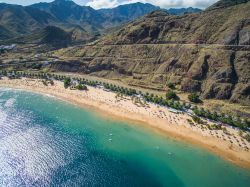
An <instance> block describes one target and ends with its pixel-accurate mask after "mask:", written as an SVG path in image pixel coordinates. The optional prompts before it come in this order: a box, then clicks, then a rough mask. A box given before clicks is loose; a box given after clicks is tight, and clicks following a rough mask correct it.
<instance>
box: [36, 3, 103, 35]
mask: <svg viewBox="0 0 250 187" xmlns="http://www.w3.org/2000/svg"><path fill="white" fill-rule="evenodd" d="M31 7H33V8H36V9H40V10H42V11H45V12H47V13H49V14H50V15H52V16H54V17H55V18H57V19H58V20H60V21H61V22H64V23H70V24H76V25H81V26H82V27H83V28H85V30H88V31H90V32H93V31H97V30H98V29H102V28H103V27H102V23H103V22H104V21H105V20H104V17H103V16H102V15H101V14H100V13H98V12H97V11H96V10H94V9H93V8H91V7H85V6H80V5H77V4H76V3H74V2H73V1H70V0H55V1H53V2H51V3H38V4H33V5H31Z"/></svg>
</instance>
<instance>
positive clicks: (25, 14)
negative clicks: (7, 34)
mask: <svg viewBox="0 0 250 187" xmlns="http://www.w3.org/2000/svg"><path fill="white" fill-rule="evenodd" d="M55 21H56V19H55V18H53V17H52V16H51V15H50V14H47V13H46V12H43V11H40V10H37V9H34V8H32V7H23V6H19V5H8V4H3V3H0V25H1V26H2V27H4V28H5V29H7V30H9V31H11V32H12V33H13V34H17V35H18V34H27V33H30V32H31V31H34V30H36V29H39V28H41V27H43V26H45V25H47V24H49V23H54V22H55Z"/></svg>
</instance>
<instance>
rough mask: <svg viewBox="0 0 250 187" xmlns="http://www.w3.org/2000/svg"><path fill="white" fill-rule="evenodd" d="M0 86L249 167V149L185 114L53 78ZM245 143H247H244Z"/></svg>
mask: <svg viewBox="0 0 250 187" xmlns="http://www.w3.org/2000/svg"><path fill="white" fill-rule="evenodd" d="M0 87H7V88H15V89H22V90H26V91H32V92H36V93H40V94H41V93H42V94H45V95H47V94H49V95H51V96H54V97H56V98H59V99H61V100H64V101H67V102H70V103H73V104H76V105H77V106H81V107H85V108H86V107H88V108H91V109H92V110H96V111H98V113H100V114H101V115H103V116H105V117H108V118H113V119H115V120H120V121H121V120H124V121H132V122H133V123H136V124H140V125H143V126H144V127H147V128H148V127H149V128H151V129H152V130H154V131H155V132H157V133H160V134H161V135H166V136H168V137H169V136H170V137H172V138H174V139H178V140H181V141H185V142H188V143H191V144H194V145H198V146H200V147H203V148H206V149H207V150H209V151H211V152H213V153H215V154H216V155H218V156H220V157H222V158H224V159H226V160H229V161H231V162H233V163H235V164H237V165H239V166H241V167H244V168H248V169H249V168H250V152H249V151H246V150H244V149H242V148H241V147H239V146H237V142H233V143H230V142H228V141H224V140H222V139H219V138H216V137H215V136H213V135H211V134H209V133H211V132H212V133H213V131H211V130H204V131H203V130H201V129H199V127H198V126H197V125H196V126H190V125H189V124H188V122H187V119H190V116H188V115H187V114H174V113H171V112H170V111H169V110H168V109H166V108H164V107H161V106H156V105H154V104H148V107H142V106H137V105H135V104H134V103H133V102H132V101H131V99H129V98H128V97H124V99H121V100H118V99H117V98H116V94H115V93H112V92H106V91H103V90H101V89H98V88H92V87H89V91H78V90H70V89H64V87H63V83H62V82H59V81H55V84H54V86H45V85H43V83H42V81H41V80H34V79H26V78H24V79H14V80H9V79H7V78H4V79H2V80H0ZM229 130H230V133H234V134H233V135H234V136H235V137H236V138H237V139H240V137H239V135H238V134H237V132H234V131H235V130H233V129H231V128H229ZM220 133H222V132H220ZM247 145H248V146H249V143H248V142H247Z"/></svg>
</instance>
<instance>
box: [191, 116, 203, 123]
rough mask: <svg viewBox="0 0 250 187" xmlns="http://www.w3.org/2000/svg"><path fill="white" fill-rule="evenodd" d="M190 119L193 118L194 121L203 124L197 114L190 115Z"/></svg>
mask: <svg viewBox="0 0 250 187" xmlns="http://www.w3.org/2000/svg"><path fill="white" fill-rule="evenodd" d="M192 119H193V120H194V122H195V123H198V124H203V121H202V120H201V118H199V117H198V116H192Z"/></svg>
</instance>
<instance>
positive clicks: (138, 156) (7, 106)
mask: <svg viewBox="0 0 250 187" xmlns="http://www.w3.org/2000/svg"><path fill="white" fill-rule="evenodd" d="M151 131H152V130H150V129H146V128H143V127H141V126H139V125H133V124H129V123H125V122H121V121H114V120H111V119H107V118H104V117H101V115H99V114H97V113H96V112H94V111H91V110H90V109H82V108H79V107H77V106H74V105H71V104H68V103H65V102H62V101H60V100H57V99H55V98H53V97H49V96H43V95H39V94H34V93H30V92H25V91H18V90H12V89H4V88H0V186H70V187H73V186H98V187H99V186H112V187H113V186H114V187H119V186H126V187H130V186H143V187H146V186H154V187H157V186H174V187H181V186H187V187H224V186H225V187H243V186H250V171H249V170H246V169H243V168H240V167H237V166H235V165H233V164H231V163H229V162H227V161H225V160H223V159H221V158H219V157H218V156H216V155H214V154H212V153H210V152H208V151H206V150H204V149H202V148H198V147H195V146H193V145H189V144H186V143H183V142H179V141H176V140H172V139H170V138H166V137H163V136H160V135H159V134H156V133H155V132H151Z"/></svg>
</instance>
